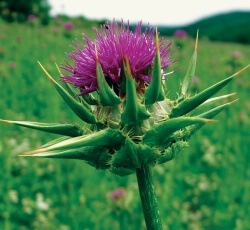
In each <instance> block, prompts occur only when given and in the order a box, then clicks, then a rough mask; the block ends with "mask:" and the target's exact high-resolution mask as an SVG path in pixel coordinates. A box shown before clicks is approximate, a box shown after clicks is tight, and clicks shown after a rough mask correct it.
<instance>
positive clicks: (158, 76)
mask: <svg viewBox="0 0 250 230" xmlns="http://www.w3.org/2000/svg"><path fill="white" fill-rule="evenodd" d="M155 43H156V53H155V58H154V62H153V68H152V80H151V82H150V84H149V86H148V87H147V89H146V92H145V104H146V105H149V104H154V103H155V102H157V101H163V100H164V98H165V96H164V92H163V84H162V73H161V57H160V51H159V39H158V31H157V28H156V34H155Z"/></svg>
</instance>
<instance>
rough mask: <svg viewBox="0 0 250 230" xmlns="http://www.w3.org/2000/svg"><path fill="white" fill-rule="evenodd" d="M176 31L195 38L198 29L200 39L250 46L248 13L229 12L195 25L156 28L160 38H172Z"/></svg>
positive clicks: (249, 19) (249, 13) (249, 14)
mask: <svg viewBox="0 0 250 230" xmlns="http://www.w3.org/2000/svg"><path fill="white" fill-rule="evenodd" d="M178 29H183V30H185V31H187V33H188V34H189V36H192V37H195V35H196V31H197V30H198V29H199V31H200V32H199V35H200V37H208V38H209V39H210V40H213V41H226V42H239V43H248V44H250V12H246V11H242V12H230V13H225V14H219V15H215V16H211V17H208V18H204V19H201V20H199V21H197V22H195V23H192V24H189V25H186V26H178V27H167V26H160V27H158V30H159V32H160V33H161V35H162V36H172V35H173V34H174V32H175V31H176V30H178Z"/></svg>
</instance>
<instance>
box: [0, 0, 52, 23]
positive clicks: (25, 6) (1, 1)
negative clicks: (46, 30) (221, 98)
mask: <svg viewBox="0 0 250 230" xmlns="http://www.w3.org/2000/svg"><path fill="white" fill-rule="evenodd" d="M49 10H50V6H49V4H48V1H47V0H18V1H17V0H0V18H2V19H3V20H5V21H7V22H26V21H27V20H29V21H31V20H33V18H34V17H39V18H40V20H41V22H42V24H44V25H47V24H48V23H49V19H50V16H49Z"/></svg>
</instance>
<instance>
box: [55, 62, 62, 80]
mask: <svg viewBox="0 0 250 230" xmlns="http://www.w3.org/2000/svg"><path fill="white" fill-rule="evenodd" d="M55 65H56V68H57V71H58V73H59V74H60V76H61V77H62V76H63V74H62V72H61V71H60V69H59V67H58V65H57V64H56V63H55Z"/></svg>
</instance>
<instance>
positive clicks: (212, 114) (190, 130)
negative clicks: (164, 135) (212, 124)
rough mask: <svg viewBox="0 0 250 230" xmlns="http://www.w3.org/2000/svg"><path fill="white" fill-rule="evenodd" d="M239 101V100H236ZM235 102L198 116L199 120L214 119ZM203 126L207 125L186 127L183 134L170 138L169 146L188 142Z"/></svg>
mask: <svg viewBox="0 0 250 230" xmlns="http://www.w3.org/2000/svg"><path fill="white" fill-rule="evenodd" d="M235 101H237V100H235ZM235 101H233V102H230V103H226V104H223V105H220V106H217V107H215V108H213V109H211V110H209V111H207V112H205V113H202V114H200V115H198V116H197V117H198V118H204V119H213V118H214V117H215V116H216V115H217V114H219V113H220V112H222V111H223V110H224V109H226V108H228V107H229V106H230V105H231V104H233V103H234V102H235ZM203 125H205V124H202V123H200V124H194V125H192V126H189V127H186V128H185V129H184V130H183V132H181V133H176V134H173V135H171V136H170V138H169V140H168V144H169V143H171V142H172V141H173V140H174V141H177V140H185V141H187V140H188V139H189V138H190V137H191V136H192V135H193V134H194V133H196V132H197V131H198V130H199V129H200V128H201V127H202V126H203Z"/></svg>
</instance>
